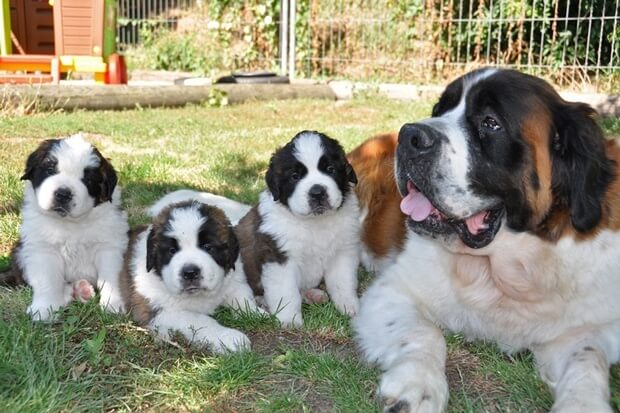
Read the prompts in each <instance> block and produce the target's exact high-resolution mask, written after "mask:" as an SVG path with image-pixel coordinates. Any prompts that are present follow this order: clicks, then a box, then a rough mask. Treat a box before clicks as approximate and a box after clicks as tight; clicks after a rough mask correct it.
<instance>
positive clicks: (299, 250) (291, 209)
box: [151, 131, 360, 327]
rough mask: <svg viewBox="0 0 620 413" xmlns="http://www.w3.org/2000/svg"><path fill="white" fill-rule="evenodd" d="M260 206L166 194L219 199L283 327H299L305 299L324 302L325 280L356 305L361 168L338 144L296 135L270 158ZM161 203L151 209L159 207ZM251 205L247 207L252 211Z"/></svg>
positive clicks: (344, 307) (253, 282) (257, 288)
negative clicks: (358, 175) (356, 188)
mask: <svg viewBox="0 0 620 413" xmlns="http://www.w3.org/2000/svg"><path fill="white" fill-rule="evenodd" d="M266 181H267V189H266V190H265V191H264V192H262V193H261V194H260V199H259V202H258V205H256V206H254V207H253V208H251V209H250V208H249V207H248V206H247V205H244V204H240V203H238V202H235V201H232V200H229V199H227V198H222V197H218V196H216V195H213V194H209V193H204V192H202V193H201V192H194V191H188V190H182V191H176V192H173V193H171V194H168V195H166V196H165V197H164V198H163V199H162V201H164V202H170V201H179V200H186V199H195V200H199V201H205V202H208V203H210V204H213V205H216V206H218V207H220V208H222V210H224V212H225V213H226V214H227V216H228V217H229V218H231V220H236V218H238V216H239V215H240V212H243V211H247V214H246V215H245V216H244V217H243V218H241V220H240V221H239V223H238V225H237V226H236V227H235V232H236V234H237V237H238V238H239V244H240V247H241V259H242V262H243V269H244V271H245V274H246V277H247V279H248V282H249V284H250V286H251V287H252V289H253V291H254V293H255V294H256V295H257V296H263V297H264V300H265V303H266V305H267V307H268V308H269V310H270V312H271V313H272V314H275V315H276V317H277V318H278V320H279V321H280V322H281V324H282V325H283V326H286V327H292V326H301V325H303V318H302V314H301V304H302V298H303V300H306V301H309V302H322V301H325V300H326V299H327V297H326V296H325V293H324V292H323V291H322V290H319V289H318V288H317V287H318V286H319V283H320V282H321V281H322V280H323V279H324V280H325V286H326V288H327V292H328V294H329V296H330V297H331V299H332V301H333V302H334V304H335V306H336V308H337V309H338V310H339V311H341V312H343V313H345V314H349V315H353V314H355V313H356V312H357V310H358V307H359V302H358V298H357V267H358V264H359V254H360V251H359V244H360V242H359V231H360V216H359V206H358V201H357V196H356V195H355V193H354V191H353V190H352V188H353V187H354V185H355V184H356V183H357V179H356V176H355V172H354V171H353V168H351V165H350V164H349V162H347V159H346V157H345V153H344V150H343V149H342V147H341V146H340V144H339V143H338V142H337V141H336V140H334V139H331V138H329V137H328V136H326V135H324V134H322V133H319V132H314V131H304V132H300V133H299V134H297V135H296V136H295V137H294V138H293V139H292V140H291V141H290V142H289V143H287V144H286V145H285V146H283V147H282V148H280V149H278V150H277V151H276V152H275V153H274V154H273V156H272V157H271V161H270V162H269V168H268V170H267V174H266ZM162 204H163V202H158V203H156V204H155V206H154V207H153V208H152V209H151V213H154V212H157V210H158V209H159V208H161V205H162ZM248 210H249V211H248Z"/></svg>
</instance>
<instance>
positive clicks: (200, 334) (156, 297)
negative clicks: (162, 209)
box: [130, 209, 260, 352]
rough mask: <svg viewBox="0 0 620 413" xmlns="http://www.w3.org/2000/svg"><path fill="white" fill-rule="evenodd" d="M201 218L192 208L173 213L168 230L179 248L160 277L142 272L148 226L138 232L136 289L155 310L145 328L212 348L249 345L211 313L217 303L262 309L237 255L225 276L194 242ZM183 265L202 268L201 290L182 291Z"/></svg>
mask: <svg viewBox="0 0 620 413" xmlns="http://www.w3.org/2000/svg"><path fill="white" fill-rule="evenodd" d="M202 222H203V217H202V216H200V214H198V213H197V211H196V210H194V209H183V210H175V211H172V219H171V226H172V230H171V233H169V234H168V235H172V236H174V237H175V238H176V239H177V241H178V244H179V251H178V252H177V253H176V254H175V255H174V256H173V259H172V260H171V261H170V263H169V264H168V265H166V266H165V267H164V268H163V269H162V277H159V276H158V275H157V274H156V273H155V271H154V270H151V271H147V270H146V252H147V249H146V242H147V236H148V233H149V231H150V230H151V227H149V228H148V229H147V230H146V231H144V232H143V233H142V234H140V235H139V237H138V239H137V241H136V244H135V246H134V253H133V258H132V261H131V265H130V271H131V276H132V277H133V280H134V285H135V289H136V291H137V292H138V293H139V294H140V295H142V296H143V297H145V298H147V299H148V301H149V304H150V306H151V307H152V308H153V309H155V310H157V311H158V313H157V315H156V316H155V317H154V318H153V319H152V320H151V323H150V325H149V328H151V329H152V330H154V331H155V332H156V333H157V334H158V335H159V336H160V337H163V338H166V339H167V338H168V337H169V334H170V331H179V332H180V333H182V334H183V336H184V337H185V338H186V339H187V340H188V341H190V342H192V343H194V344H196V345H199V346H209V347H210V348H211V349H212V350H213V351H215V352H222V351H225V350H232V351H236V350H241V349H244V348H249V347H250V340H249V339H248V337H247V336H246V335H245V334H243V333H242V332H240V331H238V330H235V329H232V328H228V327H224V326H222V325H220V324H219V323H218V322H217V321H216V320H215V319H213V318H212V317H210V314H212V313H213V312H214V311H215V309H216V308H217V307H219V306H220V305H227V306H231V307H234V308H237V309H241V310H251V311H260V310H259V308H258V307H257V305H256V301H255V299H254V296H253V294H252V290H251V289H250V287H249V285H248V284H247V282H246V280H245V274H244V273H243V265H242V264H241V261H240V259H238V260H237V262H236V263H235V269H234V270H231V271H230V272H229V273H228V274H226V275H225V274H224V269H223V268H222V267H220V266H219V265H218V264H217V263H216V262H215V261H214V260H213V259H212V258H211V256H210V255H209V254H208V253H206V252H204V251H202V250H200V249H199V248H198V247H197V246H196V245H195V243H196V238H197V230H198V228H199V227H200V225H201V224H202ZM184 264H194V265H197V266H199V267H200V269H201V274H202V276H203V280H202V282H201V287H204V288H205V290H202V291H199V292H196V293H194V294H187V293H183V292H181V288H180V283H179V270H180V269H181V268H182V267H183V265H184Z"/></svg>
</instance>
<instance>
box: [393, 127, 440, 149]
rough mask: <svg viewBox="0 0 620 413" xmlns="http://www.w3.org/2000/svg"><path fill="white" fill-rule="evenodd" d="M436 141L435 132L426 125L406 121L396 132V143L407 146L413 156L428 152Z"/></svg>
mask: <svg viewBox="0 0 620 413" xmlns="http://www.w3.org/2000/svg"><path fill="white" fill-rule="evenodd" d="M436 143H437V139H436V137H435V134H433V131H432V130H431V128H430V127H429V126H427V125H422V124H416V123H407V124H405V125H404V126H403V127H402V128H400V132H399V134H398V144H399V145H403V146H405V147H406V148H408V149H409V150H410V151H411V152H412V153H413V154H414V156H418V155H425V154H428V153H429V152H431V151H432V150H433V149H434V148H435V146H436V145H435V144H436Z"/></svg>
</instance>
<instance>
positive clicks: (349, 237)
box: [258, 191, 360, 326]
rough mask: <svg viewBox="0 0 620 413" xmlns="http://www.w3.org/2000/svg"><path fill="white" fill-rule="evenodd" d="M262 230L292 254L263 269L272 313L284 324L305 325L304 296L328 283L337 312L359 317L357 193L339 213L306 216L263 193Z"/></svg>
mask: <svg viewBox="0 0 620 413" xmlns="http://www.w3.org/2000/svg"><path fill="white" fill-rule="evenodd" d="M258 210H259V213H260V215H261V216H262V218H263V222H262V224H261V227H260V231H261V232H263V233H266V234H269V235H271V236H272V237H273V238H274V239H275V240H276V242H277V244H278V247H279V248H280V250H281V251H282V252H284V254H286V257H287V261H286V263H284V264H283V265H280V264H277V263H270V264H267V265H265V266H264V267H263V278H262V281H263V287H264V290H265V301H266V303H267V306H268V307H269V310H270V311H271V312H272V313H275V314H276V317H277V318H278V319H279V320H280V322H281V323H282V324H283V325H284V326H299V325H302V324H303V318H302V314H301V301H302V300H301V297H302V294H304V293H305V292H306V291H308V290H310V289H313V288H315V287H317V286H318V285H319V283H320V282H321V280H322V279H323V278H325V285H326V288H327V292H328V293H329V295H330V297H331V299H332V301H333V302H334V304H335V305H336V308H338V310H340V311H341V312H343V313H345V314H349V315H353V314H355V313H357V311H358V307H359V303H358V298H357V267H358V264H359V254H360V251H359V250H360V248H359V242H360V241H359V237H360V222H359V219H358V216H359V205H358V200H357V197H356V196H355V194H354V193H353V192H352V191H351V192H350V193H349V194H348V195H347V196H346V197H345V198H344V201H343V203H342V206H341V207H340V209H338V210H337V211H336V212H335V213H333V214H324V215H320V216H308V217H300V216H299V215H296V214H293V213H292V212H291V211H290V210H289V209H288V208H286V207H285V206H283V205H282V204H280V203H277V202H274V200H273V197H272V196H271V194H270V193H269V192H268V191H265V192H263V193H262V194H261V195H260V200H259V207H258Z"/></svg>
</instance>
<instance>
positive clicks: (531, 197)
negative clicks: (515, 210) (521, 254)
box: [521, 107, 553, 225]
mask: <svg viewBox="0 0 620 413" xmlns="http://www.w3.org/2000/svg"><path fill="white" fill-rule="evenodd" d="M550 128H551V114H550V113H549V111H548V110H546V109H545V108H543V107H535V108H534V110H532V111H531V112H530V114H529V115H528V116H527V117H526V121H525V122H524V123H523V125H522V127H521V136H523V139H525V141H526V142H527V144H528V145H529V147H530V151H531V152H530V153H531V156H532V162H533V164H534V165H533V166H534V168H535V170H536V174H537V176H538V182H539V188H535V187H534V186H533V184H532V182H530V180H531V178H530V176H529V174H525V176H524V177H523V179H524V181H525V182H524V190H525V191H526V193H527V199H528V201H529V204H530V206H531V207H532V211H533V217H532V221H533V223H534V225H537V224H539V223H540V222H541V221H542V220H543V219H544V218H545V216H546V215H547V212H548V211H549V209H550V208H551V204H552V202H553V199H552V194H551V156H550V154H549V144H550V143H549V135H550V132H551V131H550Z"/></svg>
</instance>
